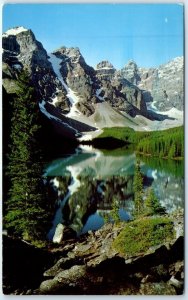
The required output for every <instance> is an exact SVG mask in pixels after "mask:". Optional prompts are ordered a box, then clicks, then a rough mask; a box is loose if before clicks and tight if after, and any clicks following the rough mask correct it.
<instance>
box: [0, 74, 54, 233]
mask: <svg viewBox="0 0 188 300" xmlns="http://www.w3.org/2000/svg"><path fill="white" fill-rule="evenodd" d="M18 87H19V89H18V92H17V94H16V95H14V97H13V98H12V102H11V110H12V117H11V120H10V121H11V129H10V144H9V151H8V152H9V153H8V167H7V176H8V178H9V191H8V197H7V199H5V207H6V215H5V218H4V220H5V225H6V228H7V229H9V231H10V232H11V233H12V234H14V235H15V234H16V235H18V236H20V237H24V238H27V239H37V238H39V236H42V235H43V236H44V227H45V224H46V222H47V219H48V215H49V213H47V212H48V210H47V201H46V198H47V197H46V194H45V189H44V186H43V182H42V179H41V175H42V165H41V163H40V156H41V152H40V145H39V142H38V134H39V131H40V128H41V127H40V125H39V121H38V115H39V108H38V103H37V101H36V100H35V94H34V90H33V88H32V87H31V86H30V84H29V79H28V77H27V75H26V74H24V73H22V74H20V77H19V80H18Z"/></svg>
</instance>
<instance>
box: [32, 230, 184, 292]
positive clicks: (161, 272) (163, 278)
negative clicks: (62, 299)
mask: <svg viewBox="0 0 188 300" xmlns="http://www.w3.org/2000/svg"><path fill="white" fill-rule="evenodd" d="M124 226H126V225H124V224H121V226H120V225H119V226H115V225H112V224H107V225H105V226H104V227H103V228H102V229H100V230H98V231H96V232H95V233H92V232H90V233H89V234H88V236H87V238H86V239H83V238H82V239H81V241H78V242H76V243H75V244H72V245H71V243H70V244H69V249H68V248H67V243H66V244H65V242H64V245H65V246H63V244H62V246H60V249H62V250H59V251H64V250H63V249H65V248H67V252H66V255H64V256H63V257H62V258H61V259H60V260H58V261H57V263H56V264H55V265H54V266H52V268H50V269H48V270H47V271H45V273H44V276H45V278H46V280H44V281H43V282H42V283H41V285H40V288H39V289H38V290H37V291H36V293H38V294H45V295H46V294H48V295H49V294H55V295H56V294H71V295H74V294H85V295H89V294H90V295H107V294H111V295H112V294H116V295H177V294H182V291H183V279H184V275H183V261H182V260H183V236H178V237H177V238H176V239H175V240H172V241H171V243H166V244H164V245H158V246H156V247H152V248H151V249H148V251H147V252H146V253H143V254H140V255H137V256H135V255H134V256H132V257H131V256H130V255H129V256H126V255H122V254H120V253H118V252H117V251H116V250H114V248H113V246H112V245H113V241H114V239H115V238H116V237H117V235H118V234H119V232H120V231H121V230H122V228H123V227H124ZM64 247H65V248H64ZM56 251H58V250H56Z"/></svg>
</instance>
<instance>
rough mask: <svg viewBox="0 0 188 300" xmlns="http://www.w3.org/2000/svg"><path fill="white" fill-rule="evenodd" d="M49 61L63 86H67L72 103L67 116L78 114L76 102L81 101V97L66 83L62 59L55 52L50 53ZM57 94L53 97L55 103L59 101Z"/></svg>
mask: <svg viewBox="0 0 188 300" xmlns="http://www.w3.org/2000/svg"><path fill="white" fill-rule="evenodd" d="M49 57H50V58H49V61H50V62H51V64H52V67H53V69H54V72H55V73H56V75H57V77H58V79H59V81H60V82H61V83H62V85H63V87H64V88H65V90H66V92H67V97H68V99H69V101H70V103H71V105H72V106H71V110H70V112H69V113H68V114H67V117H72V116H77V115H78V114H80V112H79V110H78V109H77V108H76V104H77V103H78V102H79V101H80V98H79V97H78V96H76V94H75V92H74V91H73V90H71V89H70V88H69V87H68V85H67V84H66V83H65V81H64V79H63V77H62V75H61V72H60V69H61V59H60V58H58V57H57V56H55V54H49ZM56 98H57V96H56V97H55V99H54V98H53V99H52V101H53V102H52V104H53V105H54V104H55V103H56V102H57V99H56Z"/></svg>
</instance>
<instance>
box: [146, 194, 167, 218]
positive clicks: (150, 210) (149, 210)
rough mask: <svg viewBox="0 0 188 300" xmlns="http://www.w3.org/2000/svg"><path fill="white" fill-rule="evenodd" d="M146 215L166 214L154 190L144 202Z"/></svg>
mask: <svg viewBox="0 0 188 300" xmlns="http://www.w3.org/2000/svg"><path fill="white" fill-rule="evenodd" d="M144 206H145V214H146V215H148V216H151V215H157V214H159V215H160V214H165V208H164V207H162V206H161V204H160V202H159V200H158V199H157V197H156V195H155V193H154V191H153V189H152V188H149V189H148V191H147V196H146V199H145V201H144Z"/></svg>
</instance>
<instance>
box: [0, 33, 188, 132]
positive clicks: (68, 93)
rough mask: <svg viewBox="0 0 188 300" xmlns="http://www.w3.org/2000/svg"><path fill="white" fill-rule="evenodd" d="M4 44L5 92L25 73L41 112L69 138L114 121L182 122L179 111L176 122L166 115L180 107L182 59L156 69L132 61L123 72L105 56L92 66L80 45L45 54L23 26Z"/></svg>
mask: <svg viewBox="0 0 188 300" xmlns="http://www.w3.org/2000/svg"><path fill="white" fill-rule="evenodd" d="M2 44H3V86H4V87H5V89H6V91H7V92H8V93H11V92H14V89H15V86H16V78H17V77H18V76H19V73H20V72H21V71H22V70H24V71H26V72H28V74H29V77H30V79H31V82H32V85H33V86H34V87H35V89H36V92H37V95H38V101H39V106H40V109H41V112H42V113H43V114H45V116H46V117H47V118H48V119H50V121H51V122H52V123H54V125H55V126H56V127H57V126H59V127H61V129H60V131H61V130H62V133H65V131H66V134H68V135H70V137H72V138H75V137H76V138H78V136H79V137H81V136H83V135H85V133H86V132H88V131H91V132H95V134H96V132H97V131H98V132H100V130H101V129H102V128H103V127H113V126H117V124H119V126H130V127H132V128H134V129H135V130H140V129H142V130H151V128H152V129H153V128H154V129H155V127H156V126H155V125H154V124H155V123H156V122H161V129H164V128H165V127H167V128H168V127H173V126H177V124H180V125H181V124H182V122H183V118H182V115H181V116H180V114H179V115H178V113H177V114H176V115H178V118H177V120H176V118H174V117H171V116H169V115H168V111H170V110H171V109H172V108H175V109H177V110H178V111H183V96H184V95H183V58H175V59H174V60H173V61H172V62H168V63H167V64H164V65H162V66H161V67H159V68H158V69H154V68H149V69H147V68H139V67H138V66H137V64H136V63H135V62H134V61H133V60H131V61H129V62H128V63H127V65H125V67H124V68H122V69H121V70H116V69H115V68H114V67H113V65H112V64H111V63H110V62H109V61H107V60H106V61H102V62H99V63H98V64H97V66H96V68H95V69H94V68H93V67H91V66H89V65H87V63H86V62H85V59H84V57H83V56H82V54H81V52H80V50H79V48H78V47H75V48H74V47H70V48H67V47H65V46H63V47H61V48H59V49H56V50H55V51H53V52H52V53H51V54H48V53H47V52H46V50H45V49H44V47H43V45H42V44H41V43H40V42H39V41H37V40H36V38H35V35H34V34H33V32H32V31H31V30H28V29H25V28H23V27H17V28H13V29H9V30H8V31H7V32H6V33H4V34H3V43H2ZM176 75H178V76H179V77H178V78H179V79H178V80H177V77H176ZM168 87H169V88H170V90H169V88H168ZM11 89H12V91H11ZM160 111H162V114H160ZM165 111H167V115H166V116H165V114H164V112H165ZM172 118H173V119H174V124H173V120H172ZM164 121H165V122H164ZM143 122H144V123H145V125H146V126H143ZM162 122H163V124H162ZM151 124H152V126H151ZM157 127H158V128H160V124H157ZM78 128H79V130H78ZM80 128H81V129H80ZM65 129H66V130H65ZM157 130H158V129H157ZM86 135H87V134H86ZM90 136H91V137H92V135H90Z"/></svg>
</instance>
